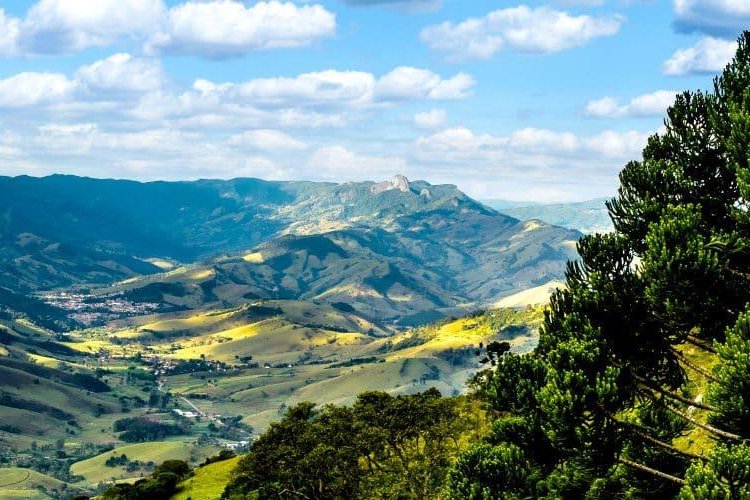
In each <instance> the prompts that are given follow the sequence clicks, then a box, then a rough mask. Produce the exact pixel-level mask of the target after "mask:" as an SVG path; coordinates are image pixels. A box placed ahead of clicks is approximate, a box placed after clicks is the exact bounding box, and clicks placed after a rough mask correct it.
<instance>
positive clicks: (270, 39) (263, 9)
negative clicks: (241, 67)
mask: <svg viewBox="0 0 750 500" xmlns="http://www.w3.org/2000/svg"><path fill="white" fill-rule="evenodd" d="M335 29H336V16H335V15H334V14H333V13H331V12H329V11H328V10H326V9H325V8H324V7H323V6H321V5H296V4H295V3H293V2H290V1H287V2H282V1H279V0H270V1H261V2H258V3H255V4H254V5H252V6H245V4H244V3H243V2H240V1H237V0H213V1H187V2H183V3H179V4H176V5H174V6H172V7H171V8H168V7H167V6H166V5H165V3H164V1H163V0H39V1H38V2H37V3H36V4H34V5H33V6H32V7H31V8H30V9H29V10H28V12H27V13H26V15H25V16H24V17H23V18H15V17H12V16H7V15H6V14H5V12H4V11H2V9H0V55H4V56H11V55H18V54H58V53H70V52H78V51H82V50H84V49H86V48H89V47H105V46H110V45H113V44H115V43H117V42H120V41H122V40H124V39H131V40H135V41H138V42H141V43H143V44H144V48H145V50H146V52H148V53H157V52H168V53H175V54H192V55H200V56H205V57H214V58H215V57H227V56H236V55H241V54H245V53H247V52H250V51H255V50H264V49H275V48H288V47H300V46H304V45H309V44H311V43H313V42H314V41H316V40H319V39H320V38H322V37H326V36H330V35H333V34H334V32H335Z"/></svg>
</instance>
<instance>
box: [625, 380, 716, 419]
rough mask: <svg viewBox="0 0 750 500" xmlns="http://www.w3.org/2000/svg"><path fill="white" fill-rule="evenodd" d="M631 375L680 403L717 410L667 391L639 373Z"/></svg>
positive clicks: (646, 385) (653, 389) (702, 408)
mask: <svg viewBox="0 0 750 500" xmlns="http://www.w3.org/2000/svg"><path fill="white" fill-rule="evenodd" d="M630 375H631V376H632V377H633V378H634V379H635V380H636V381H637V382H638V383H639V384H642V385H644V386H645V387H647V388H648V389H650V390H652V391H655V392H658V393H659V394H661V395H662V396H666V397H668V398H670V399H674V400H675V401H679V402H680V403H682V404H685V405H688V406H693V407H695V408H700V409H701V410H706V411H716V409H715V408H712V407H710V406H707V405H704V404H702V403H696V402H695V401H693V400H691V399H688V398H685V397H682V396H680V395H678V394H675V393H673V392H669V391H667V390H665V389H662V388H661V387H659V386H657V385H655V384H653V383H651V382H650V381H648V380H647V379H645V378H643V377H641V376H639V375H636V374H635V373H632V372H631V373H630Z"/></svg>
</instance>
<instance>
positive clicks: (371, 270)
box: [0, 175, 580, 325]
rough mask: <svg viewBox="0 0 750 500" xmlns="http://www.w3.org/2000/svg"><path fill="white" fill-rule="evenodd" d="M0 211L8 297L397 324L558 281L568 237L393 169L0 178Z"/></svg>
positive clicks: (569, 254)
mask: <svg viewBox="0 0 750 500" xmlns="http://www.w3.org/2000/svg"><path fill="white" fill-rule="evenodd" d="M0 214H2V216H1V217H0V266H1V268H2V271H1V272H0V286H1V287H3V288H5V289H7V290H8V291H9V292H10V293H21V294H26V295H28V294H30V293H33V294H37V295H36V296H37V297H40V296H41V297H42V298H43V297H44V296H43V295H39V294H40V292H49V291H55V290H60V289H62V288H64V287H71V286H74V287H75V286H78V287H79V288H80V289H81V290H83V291H84V292H85V293H86V294H89V295H91V297H92V298H91V299H90V301H93V302H96V301H97V300H100V299H101V298H103V297H112V296H113V295H114V296H117V295H124V296H125V297H126V298H127V299H128V300H131V301H133V302H135V303H143V302H147V303H159V304H161V305H163V306H164V307H166V308H170V307H171V308H174V309H200V308H206V307H231V306H236V305H239V304H242V303H244V302H246V301H248V300H252V299H295V300H308V301H313V302H320V303H326V304H334V305H337V306H338V307H347V308H352V309H353V310H356V311H357V312H358V313H360V314H363V315H365V316H366V317H368V318H370V319H371V320H373V321H377V322H381V323H382V322H387V323H389V324H390V323H393V322H395V323H397V324H398V323H400V324H401V325H412V324H419V323H423V322H426V321H431V320H436V319H439V318H440V317H443V316H450V315H455V314H456V313H457V312H458V311H465V310H467V309H471V308H477V307H481V306H483V305H485V304H491V303H494V302H495V301H497V300H499V299H501V298H502V297H504V296H507V295H511V294H513V293H516V292H519V291H521V290H524V289H527V288H531V287H535V286H540V285H544V284H545V283H548V282H550V281H552V280H554V279H557V278H559V277H560V276H561V275H562V273H563V271H564V268H565V265H566V262H567V261H568V260H570V259H573V258H575V257H576V251H575V244H574V242H575V241H576V240H577V239H578V238H579V236H580V233H578V232H577V231H575V230H569V229H565V228H561V227H556V226H553V225H550V224H546V223H544V222H541V221H537V220H533V221H521V220H518V219H516V218H514V217H511V216H508V215H505V214H502V213H500V212H498V211H496V210H494V209H492V208H490V207H488V206H486V205H484V204H482V203H480V202H477V201H475V200H473V199H472V198H470V197H469V196H467V195H466V194H464V193H463V192H461V191H460V190H459V189H458V188H457V187H456V186H453V185H431V184H429V183H427V182H425V181H413V182H411V181H409V180H408V179H406V178H405V177H403V176H396V177H395V178H394V179H393V180H392V181H385V182H357V183H345V184H333V183H317V182H280V181H264V180H259V179H234V180H226V181H220V180H200V181H194V182H149V183H139V182H134V181H123V180H99V179H90V178H80V177H73V176H61V175H54V176H49V177H44V178H33V177H15V178H8V177H5V178H0ZM102 300H103V299H102ZM47 302H50V301H49V300H47Z"/></svg>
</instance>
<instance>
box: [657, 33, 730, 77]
mask: <svg viewBox="0 0 750 500" xmlns="http://www.w3.org/2000/svg"><path fill="white" fill-rule="evenodd" d="M736 50H737V42H735V41H732V40H721V39H719V38H712V37H706V38H702V39H701V40H699V41H698V42H697V43H696V44H695V45H693V46H692V47H688V48H686V49H680V50H678V51H676V52H675V53H674V54H672V57H670V58H669V59H668V60H667V61H666V62H665V63H664V65H663V66H662V70H663V72H664V74H666V75H671V76H683V75H694V74H704V73H716V72H718V71H721V70H722V69H724V66H726V64H727V63H728V62H729V61H730V60H731V59H732V57H733V56H734V53H735V51H736Z"/></svg>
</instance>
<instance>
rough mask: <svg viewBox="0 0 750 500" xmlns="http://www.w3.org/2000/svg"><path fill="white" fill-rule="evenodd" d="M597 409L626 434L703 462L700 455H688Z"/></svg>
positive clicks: (641, 427)
mask: <svg viewBox="0 0 750 500" xmlns="http://www.w3.org/2000/svg"><path fill="white" fill-rule="evenodd" d="M599 409H600V410H601V411H603V412H604V414H605V415H606V416H607V417H609V419H610V420H612V421H613V422H614V423H616V424H617V425H619V426H621V427H623V428H624V429H625V431H626V432H632V433H633V434H635V435H636V436H638V437H640V438H641V439H643V440H645V441H648V442H649V443H651V444H655V445H656V446H660V447H661V448H664V449H665V450H669V451H671V452H673V453H676V454H678V455H683V456H685V457H688V458H692V459H696V460H705V458H704V457H702V456H700V455H696V454H695V453H690V452H689V451H684V450H681V449H679V448H677V447H676V446H673V445H671V444H669V443H666V442H664V441H661V440H660V439H658V438H655V437H653V436H652V435H651V434H649V433H648V431H649V429H648V428H646V427H644V426H642V425H640V424H636V423H633V422H625V421H623V420H620V419H619V418H617V416H616V415H614V414H613V413H612V412H609V411H607V410H605V409H604V407H602V406H599Z"/></svg>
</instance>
